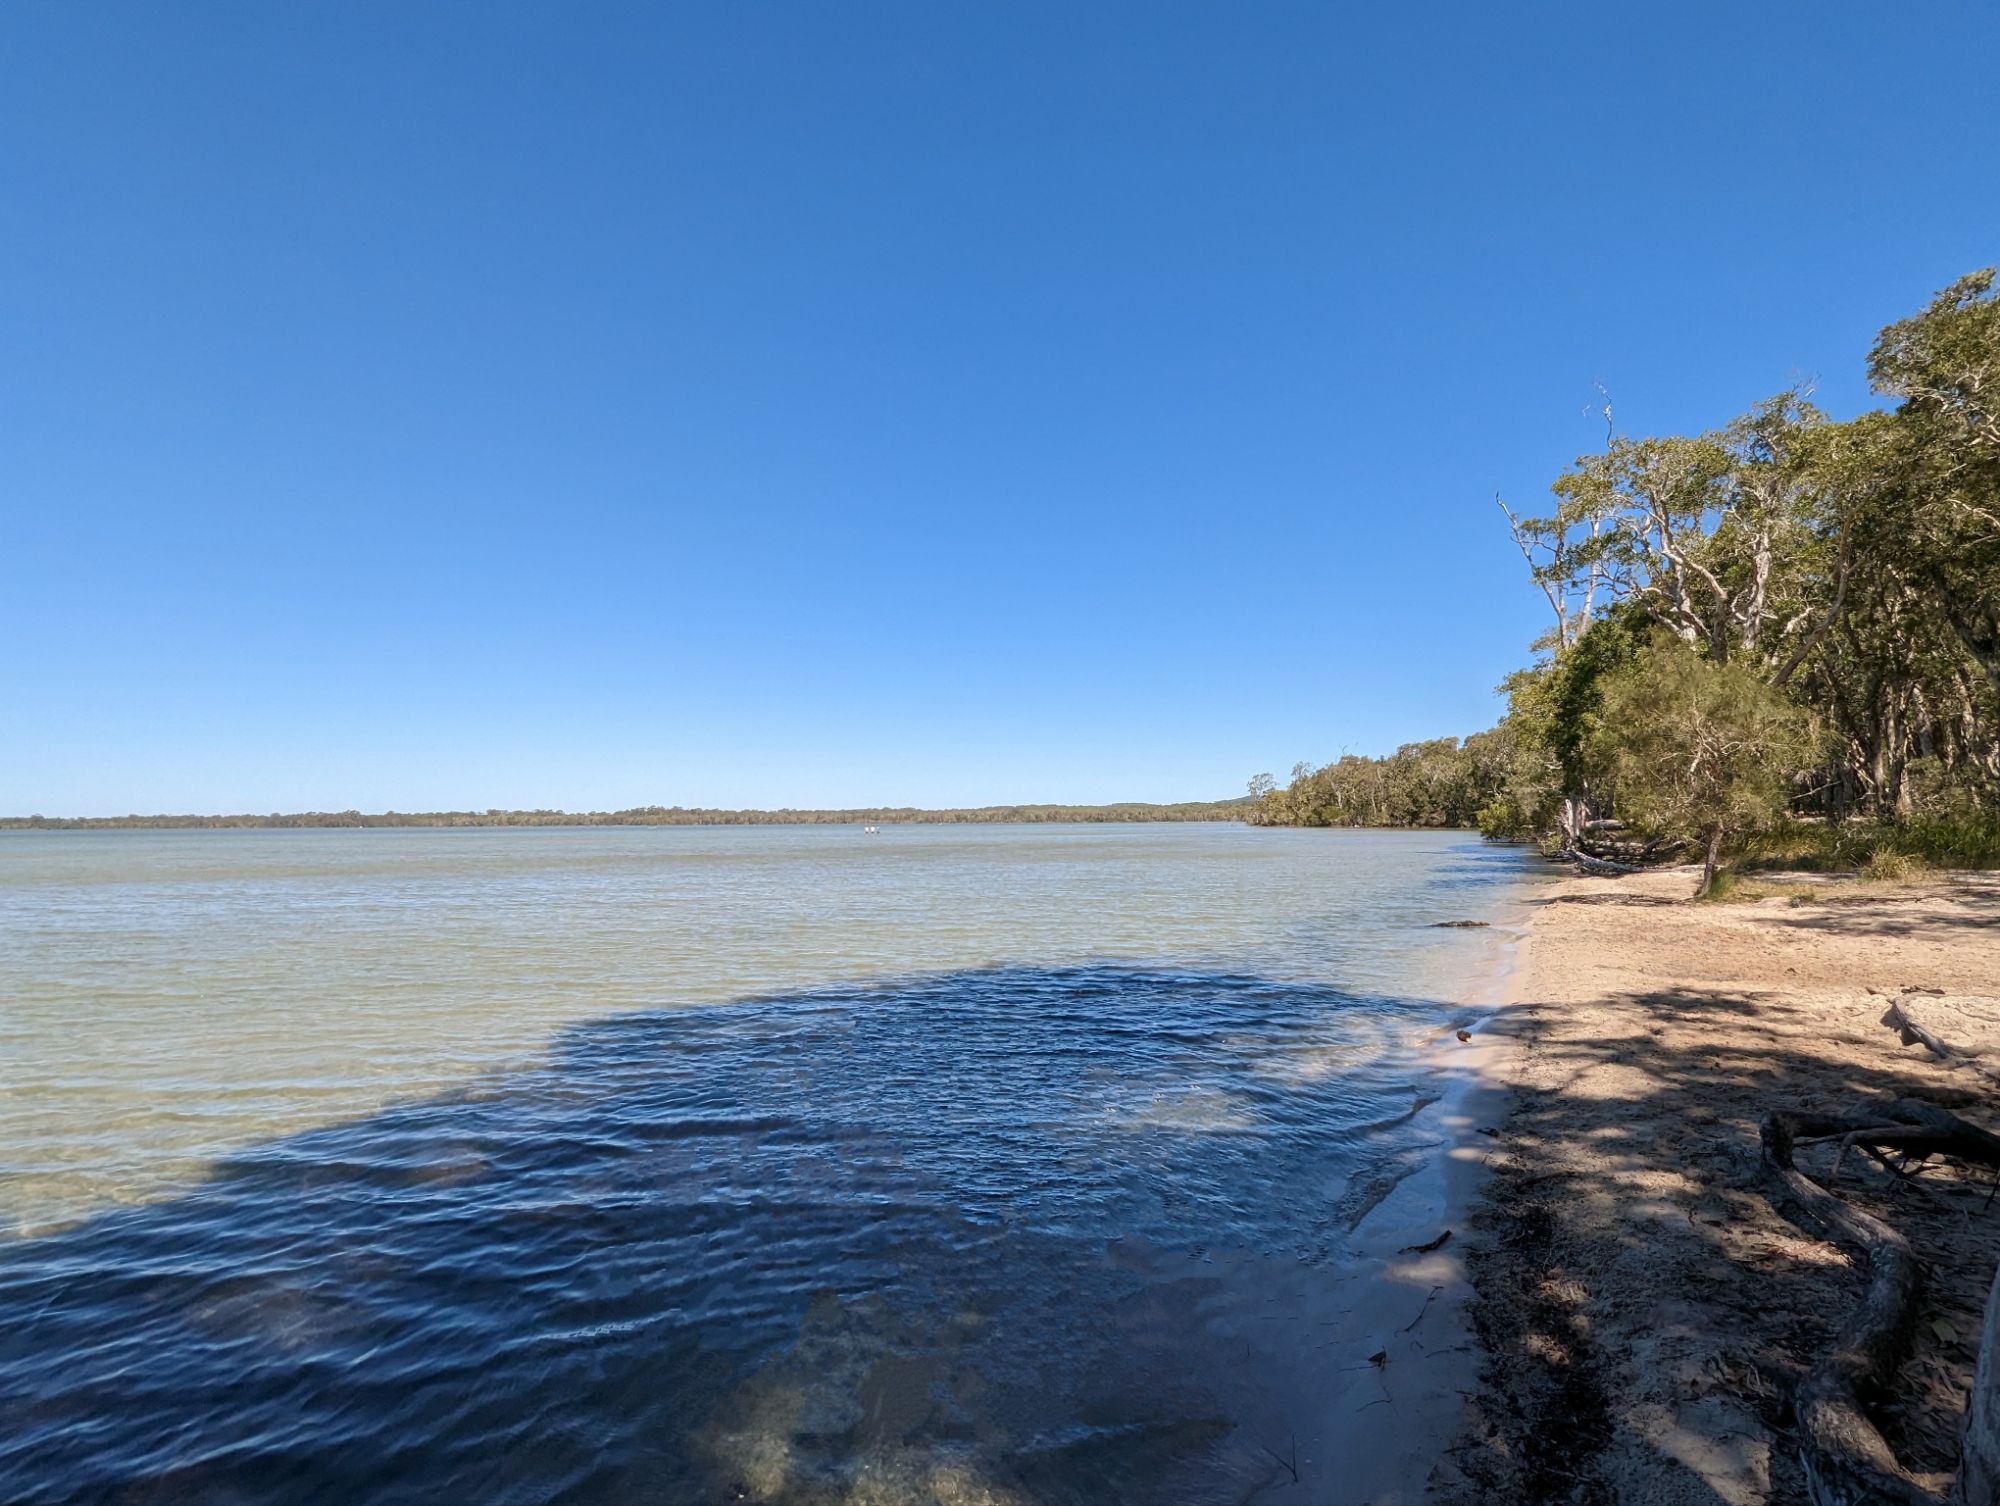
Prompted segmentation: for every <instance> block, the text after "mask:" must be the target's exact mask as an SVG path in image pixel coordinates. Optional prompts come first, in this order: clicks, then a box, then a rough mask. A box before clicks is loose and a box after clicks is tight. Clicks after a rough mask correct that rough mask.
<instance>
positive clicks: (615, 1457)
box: [0, 967, 1443, 1506]
mask: <svg viewBox="0 0 2000 1506" xmlns="http://www.w3.org/2000/svg"><path fill="white" fill-rule="evenodd" d="M1442 1013H1443V1011H1442V1007H1441V1006H1439V1005H1437V1004H1435V1003H1432V1002H1430V1001H1425V1000H1410V999H1401V1000H1397V999H1355V998H1351V997H1347V996H1343V995H1340V994H1337V993H1334V992H1332V991H1330V990H1327V989H1324V988H1313V987H1304V986H1299V985H1290V984H1281V983H1274V982H1271V981H1268V980H1264V979H1259V978H1255V977H1247V976H1234V975H1223V974H1215V973H1167V972H1143V971H1135V970H1131V969H1122V968H1108V967H1106V968H1074V969H1062V970H1047V969H1032V968H1012V969H996V970H991V971H982V972H972V973H961V974H953V975H949V976H941V977H933V978H920V979H913V980H900V981H897V982H893V983H883V984H877V985H868V986H854V987H838V988H828V989H823V990H817V991H813V992H809V993H801V994H794V995H788V996H783V997H778V998H769V999H762V1000H755V1001H745V1002H742V1003H738V1004H733V1005H727V1006H715V1007H706V1008H698V1009H687V1010H679V1011H663V1012H649V1013H644V1014H629V1015H620V1016H614V1017H610V1018H605V1019H599V1020H593V1021H589V1022H586V1023H583V1024H580V1025H577V1026H575V1027H573V1028H571V1029H570V1030H568V1031H567V1032H565V1033H564V1034H563V1035H562V1036H561V1037H560V1038H559V1040H558V1041H557V1042H556V1044H555V1046H554V1047H553V1049H552V1050H551V1052H550V1053H549V1055H548V1057H547V1059H546V1060H545V1061H544V1062H543V1063H542V1064H540V1065H538V1066H536V1067H534V1068H532V1069H530V1070H526V1071H523V1072H519V1073H516V1074H513V1075H510V1076H506V1077H502V1078H497V1079H494V1080H490V1081H485V1082H481V1083H477V1084H474V1085H472V1086H469V1087H467V1088H466V1089H464V1090H463V1091H460V1092H457V1093H453V1094H450V1095H446V1096H443V1097H438V1098H432V1099H426V1100H422V1101H416V1102H409V1103H404V1104H399V1105H394V1106H391V1107H389V1108H386V1109H384V1110H382V1111H380V1112H379V1113H376V1114H372V1115H370V1116H367V1117H366V1118H362V1119H358V1120H354V1121H351V1122H347V1123H342V1124H336V1125H332V1126H329V1127H326V1128H323V1129H316V1130H313V1131H311V1132H309V1133H305V1134H301V1135H296V1136H292V1137H288V1138H284V1139H279V1140H274V1141H270V1142H267V1143H264V1144H260V1145H257V1146H254V1147H252V1148H250V1149H248V1150H246V1151H244V1152H242V1153H241V1154H239V1155H237V1156H234V1157H232V1158H231V1159H230V1160H228V1161H227V1162H225V1163H223V1164H221V1165H219V1166H217V1167H216V1168H215V1170H214V1172H213V1174H212V1175H211V1177H210V1178H209V1179H208V1180H207V1181H205V1182H203V1183H202V1184H200V1185H199V1186H196V1187H194V1188H191V1189H189V1190H187V1191H186V1192H184V1193H183V1194H181V1195H179V1196H176V1197H174V1198H171V1199H170V1200H167V1201H162V1202H158V1203H154V1204H151V1205H147V1206H142V1207H137V1208H131V1209H125V1210H120V1211H116V1212H111V1213H106V1214H104V1215H101V1216H99V1217H96V1218H94V1219H91V1220H90V1221H88V1222H85V1223H83V1224H80V1225H78V1226H76V1227H74V1228H71V1229H68V1230H65V1231H62V1232H59V1233H56V1234H53V1235H49V1236H46V1237H43V1238H38V1239H33V1240H25V1241H20V1242H17V1243H15V1244H12V1245H8V1246H0V1499H5V1500H7V1501H9V1502H19V1503H23V1506H25V1503H30V1502H53V1501H89V1502H119V1503H137V1502H164V1501H194V1500H199V1501H229V1502H262V1501H271V1502H286V1503H309V1502H336V1501H337V1502H358V1501H370V1502H401V1501H411V1502H416V1501H423V1502H435V1501H443V1500H452V1501H481V1502H504V1501H619V1502H647V1501H663V1502H667V1501H670V1502H689V1501H711V1500H718V1501H719V1500H739V1499H756V1500H778V1499H782V1500H786V1501H814V1500H828V1501H832V1500H849V1499H897V1498H908V1499H926V1500H944V1501H963V1502H976V1501H996V1502H998V1501H1016V1500H1034V1501H1062V1500H1076V1501H1098V1500H1133V1501H1153V1500H1166V1499H1208V1498H1215V1497H1218V1496H1226V1497H1228V1498H1231V1499H1235V1498H1240V1497H1241V1496H1242V1495H1243V1494H1244V1493H1245V1492H1246V1491H1247V1490H1250V1489H1253V1488H1255V1486H1256V1485H1257V1483H1258V1482H1259V1481H1261V1480H1263V1479H1266V1478H1268V1477H1269V1476H1270V1474H1271V1472H1272V1470H1273V1468H1274V1465H1273V1460H1272V1457H1271V1455H1270V1452H1269V1449H1268V1445H1267V1444H1266V1443H1265V1441H1264V1440H1263V1439H1261V1438H1258V1437H1253V1436H1251V1430H1249V1429H1246V1428H1245V1426H1243V1420H1244V1419H1245V1417H1246V1416H1249V1415H1252V1414H1258V1415H1265V1414H1269V1413H1270V1411H1271V1402H1270V1398H1269V1397H1268V1396H1264V1395H1263V1394H1262V1388H1264V1386H1265V1377H1264V1375H1263V1373H1262V1371H1263V1365H1264V1360H1265V1356H1263V1355H1260V1354H1259V1353H1258V1352H1256V1351H1255V1350H1253V1349H1251V1348H1246V1347H1244V1346H1242V1345H1240V1344H1234V1343H1232V1342H1219V1341H1218V1340H1217V1339H1216V1337H1215V1336H1214V1335H1213V1334H1211V1333H1208V1332H1206V1331H1205V1328H1204V1318H1203V1312H1204V1303H1205V1301H1207V1299H1208V1298H1209V1296H1210V1295H1212V1291H1213V1288H1214V1287H1215V1284H1216V1280H1217V1278H1215V1277H1212V1276H1209V1275H1206V1274H1204V1273H1203V1272H1202V1271H1201V1270H1200V1269H1199V1266H1198V1261H1196V1260H1193V1259H1191V1258H1190V1257H1191V1256H1198V1255H1199V1252H1200V1250H1201V1249H1202V1248H1203V1247H1204V1246H1207V1245H1210V1244H1225V1245H1233V1246H1237V1247H1254V1248H1257V1249H1260V1250H1262V1251H1265V1252H1268V1253H1271V1254H1273V1255H1275V1256H1277V1257H1280V1258H1283V1259H1286V1260H1291V1261H1298V1260H1304V1261H1309V1262H1310V1261H1325V1260H1331V1259H1335V1258H1337V1257H1339V1256H1340V1255H1341V1254H1342V1253H1343V1242H1344V1240H1345V1237H1346V1232H1347V1230H1346V1228H1345V1227H1343V1219H1342V1216H1341V1209H1342V1206H1343V1204H1342V1197H1343V1188H1347V1187H1350V1186H1355V1187H1358V1186H1366V1185H1371V1184H1370V1181H1369V1179H1370V1177H1371V1176H1374V1177H1375V1178H1376V1179H1377V1180H1379V1177H1380V1174H1381V1168H1382V1166H1383V1165H1387V1164H1395V1163H1397V1162H1398V1159H1399V1158H1401V1159H1402V1160H1407V1159H1408V1157H1409V1156H1410V1155H1411V1154H1412V1153H1413V1151H1414V1150H1421V1148H1422V1147H1423V1146H1424V1145H1426V1144H1435V1132H1434V1131H1433V1130H1432V1129H1431V1128H1430V1127H1429V1126H1428V1125H1427V1124H1426V1122H1425V1116H1424V1115H1423V1114H1422V1113H1421V1112H1420V1111H1418V1112H1410V1111H1409V1110H1410V1105H1411V1104H1412V1103H1419V1104H1420V1103H1421V1101H1424V1100H1425V1098H1426V1095H1424V1094H1422V1093H1420V1092H1419V1088H1418V1085H1417V1084H1416V1083H1415V1082H1414V1081H1413V1074H1412V1070H1411V1069H1410V1068H1409V1067H1408V1066H1407V1065H1406V1064H1405V1065H1400V1066H1398V1065H1395V1064H1394V1063H1393V1062H1378V1061H1377V1058H1378V1056H1379V1048H1380V1046H1381V1043H1382V1042H1383V1041H1384V1040H1385V1039H1386V1038H1387V1036H1388V1034H1390V1033H1392V1032H1395V1031H1405V1032H1407V1031H1409V1030H1412V1029H1416V1028H1419V1027H1421V1026H1424V1025H1432V1024H1435V1023H1436V1022H1437V1020H1438V1018H1439V1017H1440V1015H1441V1014H1442ZM1385 1126H1386V1127H1385ZM1363 1211H1365V1209H1364V1210H1363ZM1353 1216H1354V1217H1356V1218H1358V1217H1359V1216H1360V1214H1359V1213H1356V1214H1354V1215H1353Z"/></svg>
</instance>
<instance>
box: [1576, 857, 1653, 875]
mask: <svg viewBox="0 0 2000 1506" xmlns="http://www.w3.org/2000/svg"><path fill="white" fill-rule="evenodd" d="M1566 856H1567V857H1568V858H1569V860H1570V861H1571V862H1572V863H1574V864H1576V866H1577V867H1579V868H1581V869H1582V870H1583V871H1584V872H1585V873H1587V874H1589V875H1590V876H1591V877H1592V878H1623V877H1624V876H1625V875H1626V874H1628V873H1644V872H1645V871H1646V870H1645V869H1643V868H1641V867H1640V866H1639V865H1638V864H1636V863H1614V862H1612V861H1611V860H1610V859H1609V858H1594V857H1591V856H1590V855H1589V854H1588V853H1583V852H1571V853H1568V854H1566Z"/></svg>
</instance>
